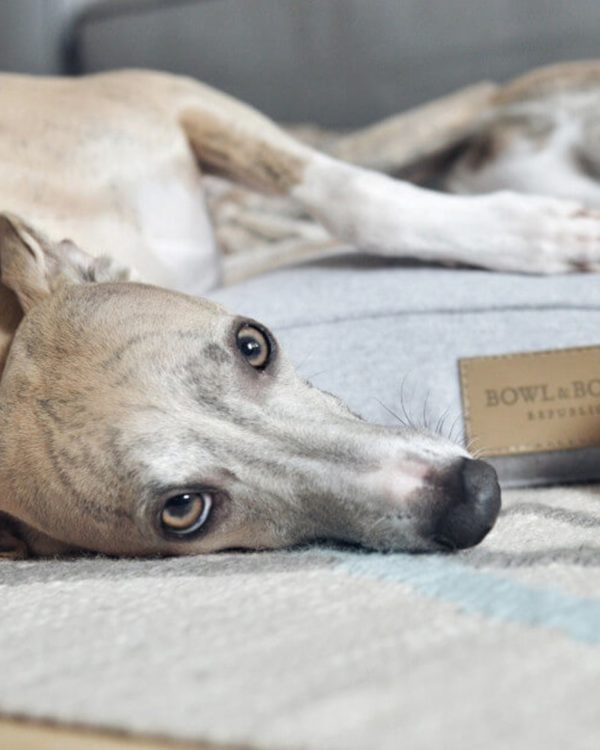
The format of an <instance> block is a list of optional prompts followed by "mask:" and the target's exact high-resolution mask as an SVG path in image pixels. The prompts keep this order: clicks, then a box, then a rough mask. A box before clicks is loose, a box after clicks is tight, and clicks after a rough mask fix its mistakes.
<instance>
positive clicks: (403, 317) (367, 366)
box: [211, 256, 600, 486]
mask: <svg viewBox="0 0 600 750" xmlns="http://www.w3.org/2000/svg"><path fill="white" fill-rule="evenodd" d="M599 286H600V279H599V278H598V277H597V276H596V275H586V274H573V275H561V276H550V277H540V276H525V275H514V274H499V273H490V272H486V271H479V270H470V269H462V270H457V269H444V268H439V267H429V266H424V265H410V264H405V263H400V262H396V263H390V262H389V261H381V260H379V259H376V258H372V257H371V258H370V257H366V256H348V257H336V258H330V259H327V260H323V261H320V262H317V263H311V264H308V265H304V266H298V267H293V268H287V269H283V270H279V271H276V272H273V273H271V274H268V275H264V276H261V277H257V278H254V279H251V280H248V281H245V282H244V283H241V284H238V285H235V286H232V287H228V288H225V289H221V290H218V291H217V292H215V293H213V294H212V295H211V296H212V298H214V299H215V300H217V301H219V302H221V303H222V304H224V305H225V306H226V307H228V308H229V309H231V310H232V311H235V312H238V313H240V314H242V315H248V316H252V317H255V318H256V319H258V320H260V321H262V322H264V323H265V324H267V325H269V326H270V327H271V328H272V329H273V332H274V333H275V334H276V336H277V337H278V339H279V341H280V343H281V344H282V345H283V347H284V348H285V350H286V351H287V353H288V355H289V356H290V357H291V359H292V361H293V362H294V363H295V365H296V367H297V369H298V371H299V372H300V374H301V375H303V376H304V377H306V378H308V379H309V380H311V381H312V382H313V383H314V385H316V386H318V387H319V388H322V389H324V390H327V391H330V392H332V393H335V394H336V395H338V396H340V397H341V398H343V399H344V400H345V401H346V402H347V403H348V405H349V406H350V408H351V409H352V410H354V411H356V412H358V413H359V414H361V415H362V416H364V417H365V418H366V419H369V420H371V421H374V422H379V423H382V424H398V420H397V418H396V417H395V416H394V414H396V415H397V416H398V418H399V419H401V420H406V419H407V418H408V419H410V420H411V421H414V422H416V423H417V424H425V425H427V426H429V427H430V428H435V427H436V426H437V427H438V429H440V430H441V431H442V432H444V434H450V433H451V434H452V435H453V436H454V437H455V438H457V439H459V440H462V439H463V438H464V432H463V430H464V428H463V419H462V406H461V397H460V385H459V377H458V366H457V364H458V360H459V358H462V357H473V356H480V355H494V354H506V353H512V352H522V351H534V350H544V349H554V348H562V347H576V346H587V345H595V344H597V343H599V339H600V295H599V293H598V291H599ZM492 463H494V465H495V466H496V468H497V470H498V472H499V474H500V477H501V480H502V482H503V483H504V485H505V486H508V485H513V486H524V485H530V484H543V483H550V482H556V481H572V480H583V479H596V478H598V477H599V476H600V449H599V448H585V449H577V450H568V451H551V452H545V453H535V454H534V453H529V454H523V455H519V456H509V457H500V458H494V459H492Z"/></svg>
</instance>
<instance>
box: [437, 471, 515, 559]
mask: <svg viewBox="0 0 600 750" xmlns="http://www.w3.org/2000/svg"><path fill="white" fill-rule="evenodd" d="M451 494H452V499H451V502H450V505H449V507H447V508H446V509H445V511H444V512H443V513H442V515H441V517H440V518H438V520H437V522H436V524H435V528H434V532H433V538H434V541H435V542H437V543H438V544H440V545H441V546H443V547H446V548H450V549H465V548H466V547H473V546H474V545H476V544H479V542H480V541H481V540H482V539H483V538H484V537H485V535H486V534H487V533H488V531H490V529H491V528H492V526H493V525H494V522H495V521H496V518H497V517H498V513H499V511H500V485H499V484H498V477H497V475H496V472H495V471H494V469H493V468H492V467H491V466H490V465H489V464H487V463H486V462H485V461H478V460H474V459H462V463H461V465H460V466H459V467H458V477H456V474H455V475H454V477H453V480H452V493H451Z"/></svg>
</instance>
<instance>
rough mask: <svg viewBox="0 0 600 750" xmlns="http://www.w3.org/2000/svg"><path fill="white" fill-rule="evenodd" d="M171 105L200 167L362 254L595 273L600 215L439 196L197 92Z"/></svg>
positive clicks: (497, 196) (599, 259)
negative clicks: (307, 219) (290, 203)
mask: <svg viewBox="0 0 600 750" xmlns="http://www.w3.org/2000/svg"><path fill="white" fill-rule="evenodd" d="M179 104H180V106H179V108H178V116H179V121H180V123H181V125H182V127H183V128H184V130H185V132H186V134H187V137H188V139H189V142H190V144H191V146H192V148H193V150H194V152H195V154H196V156H197V159H198V161H199V163H200V165H201V166H202V167H203V168H205V169H208V170H212V171H215V172H217V173H219V174H222V175H224V176H226V177H228V178H229V179H233V180H235V181H239V182H242V183H245V184H247V185H250V186H252V187H254V188H257V189H259V190H262V191H265V192H270V193H275V194H282V195H289V196H290V197H292V198H295V199H296V200H298V201H299V202H300V203H301V204H302V205H303V206H304V207H305V209H306V210H307V211H308V212H309V213H310V214H312V215H313V216H314V217H315V218H317V219H318V220H319V221H321V223H322V224H323V225H324V226H325V227H326V228H327V229H328V230H329V231H330V232H331V234H332V235H333V236H334V237H336V238H339V239H340V240H342V241H344V242H347V243H350V244H351V245H354V246H356V247H359V248H361V249H363V250H367V251H370V252H374V253H378V254H383V255H388V256H394V257H399V256H404V257H406V256H412V257H417V258H420V259H424V260H434V261H441V262H445V263H452V264H453V263H465V264H468V265H477V266H481V267H485V268H490V269H497V270H508V271H523V272H535V273H538V272H541V273H551V272H565V271H572V270H579V269H588V270H592V269H593V270H596V269H600V214H599V213H596V212H593V211H589V210H586V209H584V208H583V207H582V206H581V205H580V204H578V203H574V202H570V201H562V200H556V199H552V198H541V197H537V196H522V195H518V194H516V193H511V192H502V193H493V194H490V195H481V196H460V195H446V194H441V193H437V192H434V191H430V190H425V189H422V188H419V187H416V186H414V185H411V184H408V183H406V182H403V181H398V180H394V179H391V178H390V177H387V176H386V175H382V174H378V173H376V172H372V171H369V170H367V169H363V168H360V167H356V166H353V165H350V164H347V163H345V162H342V161H340V160H337V159H335V158H332V157H331V156H328V155H326V154H322V153H319V152H317V151H315V150H313V149H311V148H309V147H307V146H304V145H302V144H300V143H298V142H297V141H295V140H294V139H293V138H291V137H290V136H288V135H286V134H285V133H284V132H283V131H282V130H280V129H279V128H278V127H277V126H276V125H275V124H274V123H273V122H271V121H270V120H268V119H267V118H265V117H263V116H262V115H260V114H259V113H257V112H255V111H254V110H252V109H251V108H249V107H246V106H245V105H242V104H240V103H239V102H236V101H235V100H232V99H230V98H229V97H227V96H224V95H222V94H219V93H218V92H214V91H212V90H211V89H208V88H206V87H204V86H201V85H199V84H198V85H197V86H196V87H195V88H194V93H193V95H191V96H190V95H188V96H186V97H184V98H183V99H182V100H180V102H179Z"/></svg>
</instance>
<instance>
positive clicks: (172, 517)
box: [160, 492, 212, 536]
mask: <svg viewBox="0 0 600 750" xmlns="http://www.w3.org/2000/svg"><path fill="white" fill-rule="evenodd" d="M211 508H212V496H211V495H210V494H209V493H208V492H202V493H192V492H190V493H187V494H184V495H175V496H174V497H171V498H169V499H168V500H167V502H166V503H165V504H164V506H163V509H162V513H161V515H160V520H161V523H162V525H163V528H165V529H166V530H167V531H169V532H170V533H171V534H177V536H186V535H187V534H192V533H193V532H194V531H197V530H198V529H199V528H200V527H201V526H202V525H203V524H204V522H205V521H206V519H207V518H208V516H209V514H210V509H211Z"/></svg>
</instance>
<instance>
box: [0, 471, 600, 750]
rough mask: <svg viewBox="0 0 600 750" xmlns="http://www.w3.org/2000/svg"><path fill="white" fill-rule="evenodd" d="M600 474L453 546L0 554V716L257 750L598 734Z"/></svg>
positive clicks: (357, 748)
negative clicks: (24, 557) (152, 556)
mask: <svg viewBox="0 0 600 750" xmlns="http://www.w3.org/2000/svg"><path fill="white" fill-rule="evenodd" d="M599 530H600V486H578V487H570V488H552V489H543V490H531V489H528V490H511V491H509V492H507V493H506V494H505V503H504V510H503V512H502V515H501V517H500V519H499V521H498V524H497V526H496V528H495V530H494V531H493V532H492V533H491V534H490V536H489V537H488V538H487V539H486V540H485V542H484V543H483V544H482V545H481V546H479V547H478V548H475V549H473V550H470V551H465V552H460V553H456V554H446V555H442V554H439V555H402V554H375V553H369V552H362V551H360V550H354V549H344V548H336V547H322V546H318V547H307V548H302V549H296V550H291V551H282V552H273V553H246V554H244V553H237V554H234V553H232V554H229V553H227V554H217V555H210V556H206V557H196V558H188V559H183V558H179V559H164V560H146V561H142V560H113V559H106V558H102V557H93V558H86V559H77V560H62V561H59V560H52V561H42V562H39V561H31V562H29V561H24V562H19V563H13V562H3V563H1V564H0V591H1V599H0V601H1V602H2V607H1V610H0V713H1V714H4V715H8V716H28V717H36V718H43V719H51V720H55V721H59V722H68V723H74V724H80V725H91V726H96V727H103V728H113V729H124V730H128V731H131V732H143V733H149V734H153V735H159V736H168V737H173V738H185V739H197V740H207V741H213V742H216V743H223V744H226V745H234V746H244V747H249V748H257V749H260V750H268V749H273V750H300V749H303V750H378V749H381V750H388V749H389V750H393V749H395V748H399V747H402V748H403V750H421V749H423V750H425V749H427V750H429V749H430V748H435V749H436V750H438V748H443V749H444V750H454V749H456V750H459V749H460V750H463V749H464V748H465V747H473V748H486V749H487V750H495V749H496V748H498V750H500V748H502V750H505V748H507V747H510V748H511V750H517V749H520V748H523V750H538V749H539V750H542V749H543V750H552V749H553V748H556V749H557V750H558V749H559V748H560V749H561V750H562V749H563V748H565V747H569V748H570V750H574V749H579V748H581V749H582V750H583V749H584V748H590V750H591V748H594V749H595V748H597V747H598V743H599V742H600V708H599V704H598V696H597V692H596V691H597V688H598V685H599V684H600V542H599V540H598V533H599Z"/></svg>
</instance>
